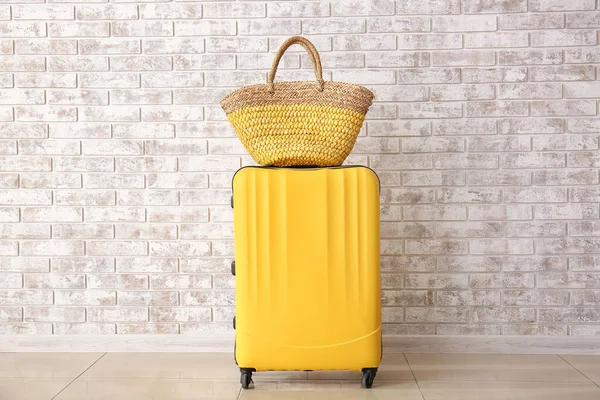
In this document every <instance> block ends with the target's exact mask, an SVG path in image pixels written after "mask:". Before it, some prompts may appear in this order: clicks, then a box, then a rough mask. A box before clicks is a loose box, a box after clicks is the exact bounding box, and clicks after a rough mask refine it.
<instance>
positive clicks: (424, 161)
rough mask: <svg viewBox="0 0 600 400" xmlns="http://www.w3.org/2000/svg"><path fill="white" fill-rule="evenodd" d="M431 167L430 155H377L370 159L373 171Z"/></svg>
mask: <svg viewBox="0 0 600 400" xmlns="http://www.w3.org/2000/svg"><path fill="white" fill-rule="evenodd" d="M432 165H433V164H432V161H431V156H430V155H408V156H398V155H379V156H372V158H371V166H372V167H373V168H375V169H396V168H401V169H430V168H431V167H432Z"/></svg>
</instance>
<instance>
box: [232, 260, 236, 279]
mask: <svg viewBox="0 0 600 400" xmlns="http://www.w3.org/2000/svg"><path fill="white" fill-rule="evenodd" d="M231 275H233V276H235V260H234V261H232V262H231Z"/></svg>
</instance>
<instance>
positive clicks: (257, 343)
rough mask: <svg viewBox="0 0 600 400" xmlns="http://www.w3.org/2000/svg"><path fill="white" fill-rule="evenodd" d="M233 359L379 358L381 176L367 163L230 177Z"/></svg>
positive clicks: (358, 366)
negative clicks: (232, 227)
mask: <svg viewBox="0 0 600 400" xmlns="http://www.w3.org/2000/svg"><path fill="white" fill-rule="evenodd" d="M232 206H233V213H234V247H235V261H234V263H233V264H232V273H234V274H235V276H236V317H235V319H234V326H235V328H236V334H235V335H236V346H235V351H234V352H235V359H236V362H237V364H238V366H239V367H240V370H241V375H242V376H241V382H242V386H243V387H244V388H247V387H248V385H249V384H250V382H251V377H252V372H255V371H266V370H355V371H363V382H362V383H363V386H365V387H371V385H372V383H373V379H374V377H375V373H376V371H377V367H378V366H379V362H380V361H381V300H380V273H379V180H378V178H377V175H376V174H375V173H374V172H373V171H372V170H370V169H369V168H366V167H334V168H276V167H245V168H242V169H240V170H239V171H238V172H237V173H236V174H235V175H234V178H233V197H232Z"/></svg>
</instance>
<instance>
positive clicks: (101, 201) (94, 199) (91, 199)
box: [54, 190, 115, 206]
mask: <svg viewBox="0 0 600 400" xmlns="http://www.w3.org/2000/svg"><path fill="white" fill-rule="evenodd" d="M54 201H55V204H56V205H78V206H85V205H98V206H100V205H102V206H110V205H114V204H115V193H114V191H110V190H86V191H81V190H55V191H54Z"/></svg>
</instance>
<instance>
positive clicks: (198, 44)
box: [142, 38, 204, 75]
mask: <svg viewBox="0 0 600 400" xmlns="http://www.w3.org/2000/svg"><path fill="white" fill-rule="evenodd" d="M142 52H144V53H146V54H178V53H203V52H204V41H203V40H197V39H195V38H194V39H188V38H168V39H145V40H143V41H142ZM165 75H166V74H165Z"/></svg>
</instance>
